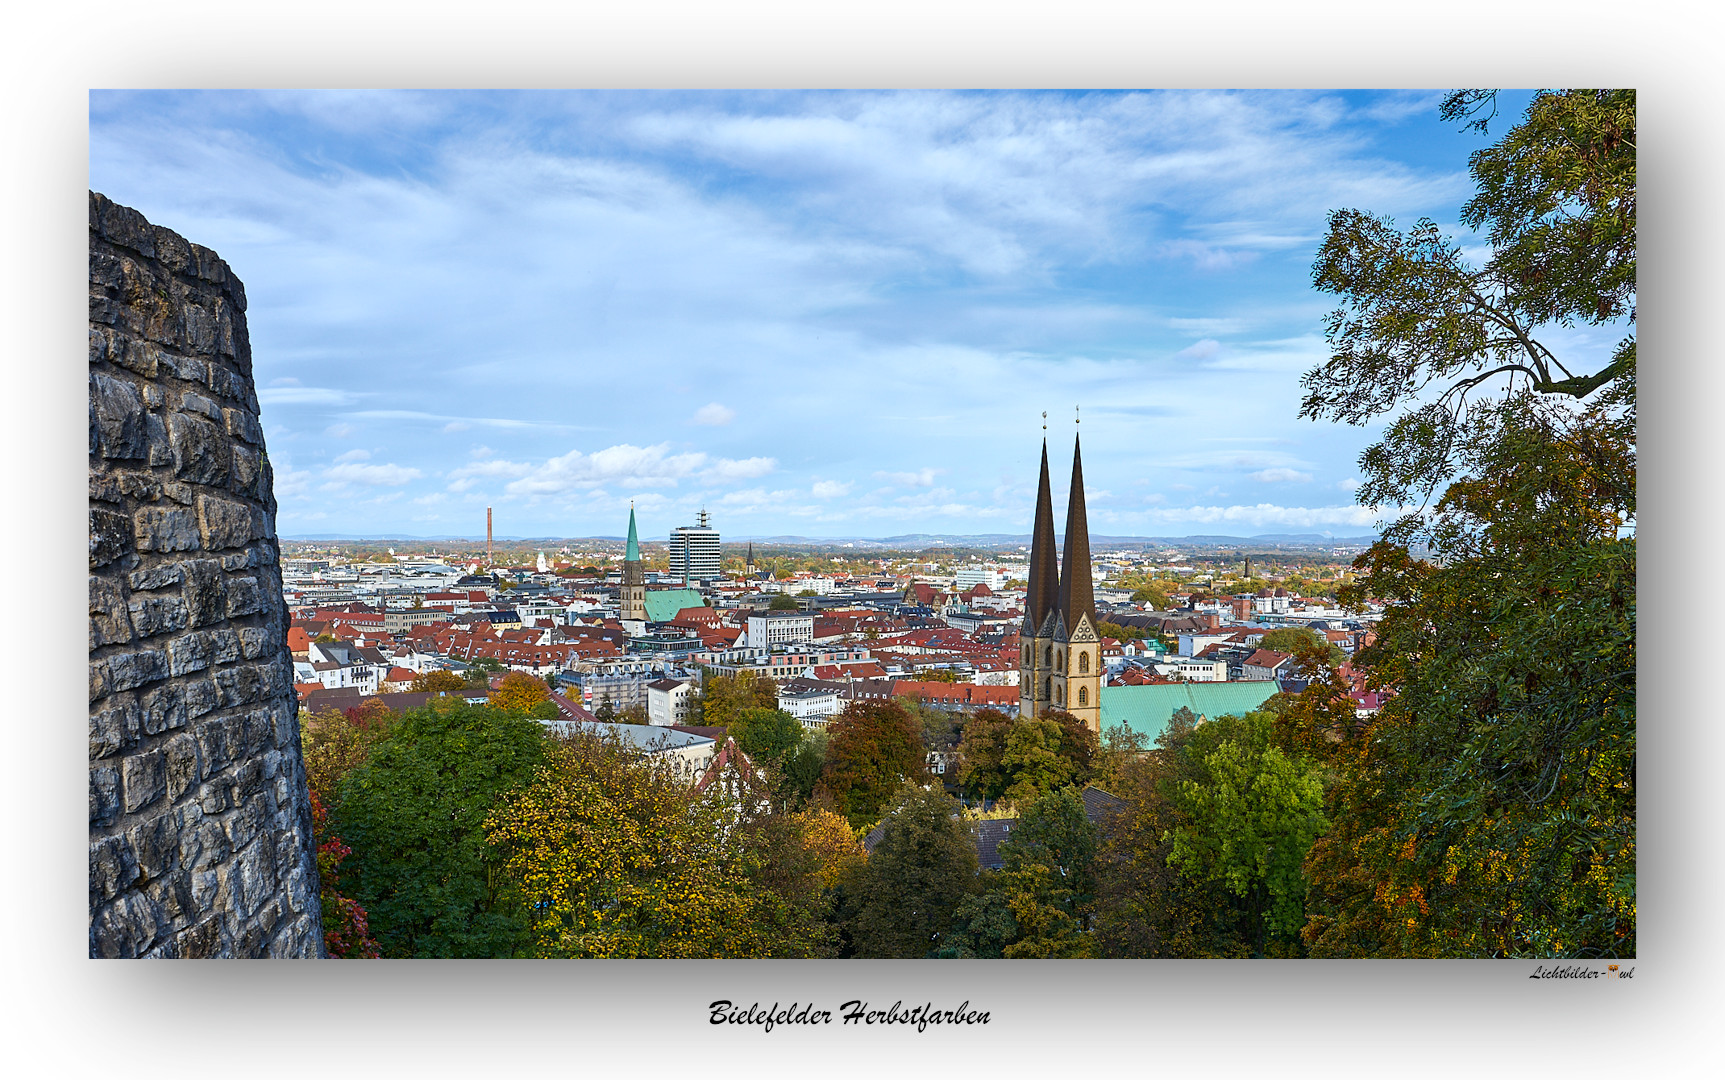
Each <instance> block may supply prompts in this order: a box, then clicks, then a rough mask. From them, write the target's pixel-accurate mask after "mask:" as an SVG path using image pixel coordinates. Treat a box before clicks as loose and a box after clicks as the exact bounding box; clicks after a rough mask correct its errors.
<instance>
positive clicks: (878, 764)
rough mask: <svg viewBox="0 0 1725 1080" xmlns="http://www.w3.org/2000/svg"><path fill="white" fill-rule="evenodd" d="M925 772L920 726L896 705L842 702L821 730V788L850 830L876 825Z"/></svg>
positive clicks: (872, 702)
mask: <svg viewBox="0 0 1725 1080" xmlns="http://www.w3.org/2000/svg"><path fill="white" fill-rule="evenodd" d="M927 772H928V757H927V752H926V751H925V750H924V748H923V744H922V731H921V730H920V725H918V724H917V722H916V720H915V719H914V718H912V717H911V715H910V714H909V713H908V712H906V711H905V710H904V707H903V706H901V705H900V704H898V702H896V701H866V700H865V701H851V702H847V703H846V704H845V708H844V711H843V712H842V713H840V714H839V715H838V716H837V717H835V718H834V719H833V720H832V722H831V723H829V724H828V725H827V753H826V762H825V767H824V769H823V771H822V774H821V787H822V789H824V790H825V792H826V793H827V794H828V795H829V796H830V797H831V799H832V801H833V806H834V808H835V809H836V810H837V811H838V812H839V813H841V814H843V815H844V816H845V818H846V819H847V820H849V821H850V823H851V825H852V826H853V827H858V828H860V827H862V826H864V825H868V824H869V823H871V822H874V821H876V820H878V819H879V818H880V815H881V812H882V811H883V810H884V809H886V807H887V805H888V804H889V803H890V802H891V801H892V799H893V798H894V797H895V796H896V795H897V794H898V792H899V790H900V789H901V788H903V786H904V785H905V784H906V783H921V782H922V781H923V780H924V779H925V778H926V776H927ZM919 955H920V954H919Z"/></svg>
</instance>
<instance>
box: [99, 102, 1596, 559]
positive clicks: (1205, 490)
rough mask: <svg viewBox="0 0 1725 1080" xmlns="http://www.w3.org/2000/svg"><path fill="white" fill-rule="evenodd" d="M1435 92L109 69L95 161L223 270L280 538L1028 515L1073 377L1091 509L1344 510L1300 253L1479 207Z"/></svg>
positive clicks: (1224, 528)
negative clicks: (1340, 229)
mask: <svg viewBox="0 0 1725 1080" xmlns="http://www.w3.org/2000/svg"><path fill="white" fill-rule="evenodd" d="M1439 97H1440V95H1439V94H1438V93H1435V92H1433V93H1426V92H1418V93H1412V92H1408V93H1399V92H1375V93H1355V92H1278V93H1219V92H1204V93H1097V94H1061V93H986V94H976V93H878V94H859V93H810V94H793V93H766V94H741V93H715V94H697V93H653V94H648V93H634V92H590V93H570V94H551V93H523V94H515V93H434V94H420V93H410V92H386V93H357V94H356V93H329V92H325V93H320V92H296V93H243V94H227V93H214V92H194V93H165V92H143V93H130V92H127V93H121V92H99V93H93V94H92V95H91V122H90V140H91V142H90V150H91V154H90V158H91V161H90V170H91V186H92V187H93V188H94V189H95V190H98V191H102V192H103V193H105V194H107V195H109V196H111V197H113V198H115V199H117V200H119V201H120V202H122V203H125V204H128V205H132V206H135V207H138V208H139V209H140V210H142V211H143V212H144V213H145V214H146V215H147V216H148V217H149V218H150V219H151V220H152V221H157V222H160V223H161V224H164V225H166V226H168V227H170V228H174V229H176V230H178V231H180V232H182V233H184V234H186V235H195V236H198V237H199V238H200V241H201V242H204V243H207V244H209V245H210V246H211V247H213V248H215V249H216V250H217V251H218V253H220V254H221V255H222V256H223V257H224V258H225V259H227V260H228V262H229V263H230V265H232V266H233V267H234V270H235V272H236V273H237V274H238V275H239V276H240V277H241V278H242V279H243V280H244V281H245V282H246V286H247V294H248V301H249V309H248V318H249V320H250V325H251V330H252V341H253V351H254V357H255V364H256V369H255V372H256V378H257V383H258V387H259V390H258V395H259V399H260V402H261V405H262V411H261V415H262V419H263V422H264V425H265V434H266V438H267V440H268V447H269V452H270V456H271V459H272V462H273V464H274V467H275V474H276V494H277V498H278V500H279V503H280V512H279V516H278V522H277V527H278V530H279V531H280V533H281V534H283V535H286V536H292V535H321V534H348V535H364V536H383V535H392V534H393V535H402V536H432V535H469V534H470V533H471V532H472V531H473V523H474V522H475V521H477V520H478V519H479V518H480V517H481V516H482V515H483V514H484V508H485V507H486V506H487V505H491V506H495V507H496V508H497V511H498V514H499V517H500V519H504V518H505V517H506V518H507V520H510V521H512V522H517V523H519V525H518V526H517V527H510V528H508V529H507V532H508V533H509V534H513V535H518V536H569V537H574V536H608V535H612V534H613V533H614V532H615V531H616V530H617V528H618V526H617V525H616V524H614V523H615V522H617V521H619V520H622V519H623V518H624V517H625V516H626V514H627V507H628V504H629V503H630V502H631V500H632V501H633V502H634V503H635V504H636V506H637V507H638V508H639V509H640V510H641V512H642V514H643V515H644V516H648V517H650V518H651V519H652V520H654V521H655V522H658V523H662V524H663V526H664V527H663V528H662V529H661V528H657V527H654V528H644V529H643V531H644V532H645V533H647V534H648V535H649V536H652V535H655V534H658V533H661V532H667V533H668V532H669V530H670V529H671V528H674V527H676V526H678V525H685V524H688V523H690V522H692V521H693V520H694V516H695V512H696V510H698V509H701V508H703V507H704V508H706V509H707V510H709V511H711V512H712V513H713V515H714V520H715V523H716V525H717V527H718V528H719V529H720V531H721V532H722V533H723V534H725V535H727V536H737V537H746V536H773V535H798V536H806V537H810V538H815V539H819V538H824V537H838V536H843V537H876V536H890V535H901V534H905V533H933V534H941V533H945V534H959V535H963V534H978V533H1008V534H1017V533H1020V532H1021V531H1023V530H1025V529H1027V528H1028V522H1029V519H1030V513H1031V506H1032V499H1033V497H1034V493H1033V491H1032V489H1031V485H1030V484H1029V483H1028V482H1026V481H1025V480H1024V477H1025V476H1026V475H1027V474H1030V473H1033V468H1032V464H1033V462H1034V460H1035V455H1036V453H1037V451H1038V447H1039V440H1040V436H1041V435H1042V431H1041V425H1042V423H1043V420H1042V417H1041V413H1043V412H1044V411H1046V412H1047V413H1048V417H1047V423H1048V434H1049V435H1050V436H1057V435H1058V436H1059V437H1060V438H1062V439H1064V438H1068V437H1070V436H1069V432H1070V429H1071V424H1072V420H1073V409H1074V407H1075V406H1079V405H1082V407H1083V416H1084V423H1083V433H1084V437H1085V441H1086V443H1087V444H1088V447H1089V449H1090V451H1091V452H1090V458H1091V461H1090V469H1091V474H1092V475H1091V480H1090V485H1089V486H1090V493H1089V494H1090V516H1091V519H1092V521H1091V527H1092V529H1093V530H1095V531H1096V532H1098V533H1103V534H1113V535H1142V536H1185V535H1193V534H1224V535H1240V536H1251V535H1255V534H1264V533H1308V532H1309V533H1329V534H1335V535H1343V536H1357V535H1361V534H1364V533H1366V532H1369V531H1370V529H1371V526H1372V524H1373V522H1374V521H1375V520H1376V519H1377V517H1378V515H1376V514H1374V513H1372V512H1371V511H1370V510H1368V509H1365V508H1361V507H1358V506H1355V505H1354V504H1353V501H1352V498H1353V497H1352V491H1353V486H1354V485H1355V483H1356V481H1357V478H1356V473H1355V468H1354V459H1355V457H1356V456H1357V454H1358V452H1359V450H1360V449H1361V448H1363V447H1364V446H1365V445H1367V444H1368V443H1370V442H1371V441H1373V440H1374V439H1375V438H1376V437H1377V435H1378V433H1379V430H1380V429H1379V428H1378V427H1377V426H1368V427H1362V428H1357V429H1353V428H1340V427H1335V426H1332V425H1328V424H1324V425H1319V424H1313V423H1310V422H1306V421H1300V420H1298V419H1296V413H1297V410H1298V403H1299V397H1300V391H1299V386H1298V379H1299V376H1300V374H1301V372H1303V371H1304V370H1306V369H1307V368H1309V367H1311V366H1313V365H1314V364H1315V363H1317V362H1319V361H1321V360H1322V359H1323V357H1324V355H1325V352H1324V347H1323V342H1322V339H1321V326H1322V317H1323V314H1324V313H1325V312H1326V311H1327V310H1328V309H1329V308H1330V307H1331V306H1333V305H1332V304H1331V303H1329V302H1328V301H1327V299H1326V298H1324V297H1322V296H1320V295H1319V294H1317V293H1315V292H1314V291H1313V290H1312V289H1311V286H1310V283H1309V272H1310V264H1311V259H1312V256H1313V253H1314V252H1315V250H1316V246H1317V244H1318V242H1319V240H1320V239H1321V236H1322V234H1323V230H1324V226H1325V216H1326V214H1327V212H1328V211H1330V210H1332V209H1339V208H1342V207H1362V208H1367V209H1371V210H1374V211H1376V212H1380V213H1388V214H1391V215H1393V216H1394V217H1395V218H1396V220H1397V221H1398V223H1401V224H1411V222H1412V221H1413V220H1414V219H1415V218H1417V217H1420V216H1430V217H1432V218H1433V219H1434V220H1436V221H1437V222H1438V223H1439V225H1440V226H1441V227H1443V228H1445V229H1446V230H1449V231H1451V232H1455V233H1458V234H1461V235H1464V236H1465V235H1466V230H1464V229H1462V228H1461V227H1460V226H1459V225H1457V224H1456V223H1455V220H1454V218H1455V212H1456V211H1455V207H1457V206H1458V205H1459V204H1460V202H1461V201H1463V199H1464V197H1465V195H1466V193H1467V190H1468V187H1469V182H1468V179H1467V176H1466V172H1465V167H1466V159H1467V155H1468V153H1469V152H1470V151H1472V150H1473V149H1476V148H1477V147H1478V146H1480V145H1483V144H1484V142H1485V141H1486V140H1485V139H1484V137H1482V136H1479V135H1477V134H1472V133H1469V134H1461V133H1458V132H1456V131H1455V130H1453V129H1451V128H1448V127H1445V126H1444V125H1442V124H1440V123H1439V122H1438V120H1437V117H1436V112H1437V102H1438V99H1439ZM1520 101H1521V96H1519V95H1515V96H1513V100H1509V99H1507V98H1506V102H1505V104H1506V106H1507V107H1506V109H1505V112H1506V114H1510V115H1513V114H1514V112H1516V111H1517V110H1519V108H1520ZM1590 334H1593V335H1594V336H1596V337H1597V339H1598V340H1597V341H1594V339H1593V337H1590V336H1589V335H1590ZM1552 336H1553V337H1558V338H1562V339H1563V340H1564V341H1565V342H1566V345H1567V347H1568V348H1569V349H1570V350H1571V351H1572V352H1575V353H1577V354H1578V355H1582V356H1586V355H1587V354H1588V353H1590V352H1598V353H1600V354H1603V353H1604V352H1605V351H1606V350H1607V349H1608V347H1609V344H1610V343H1611V342H1612V341H1613V340H1614V338H1613V335H1612V334H1611V333H1610V332H1609V330H1607V331H1605V332H1595V331H1589V330H1585V329H1576V330H1563V331H1559V332H1558V333H1557V334H1555V335H1552ZM1055 497H1056V500H1057V502H1058V501H1060V500H1063V499H1064V497H1065V493H1064V491H1063V490H1056V492H1055Z"/></svg>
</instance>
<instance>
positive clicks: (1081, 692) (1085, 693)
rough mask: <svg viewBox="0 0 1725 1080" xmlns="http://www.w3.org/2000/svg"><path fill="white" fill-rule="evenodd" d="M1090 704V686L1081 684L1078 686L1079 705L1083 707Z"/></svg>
mask: <svg viewBox="0 0 1725 1080" xmlns="http://www.w3.org/2000/svg"><path fill="white" fill-rule="evenodd" d="M1088 704H1090V688H1089V687H1087V686H1080V687H1079V688H1078V707H1079V708H1083V707H1084V706H1086V705H1088Z"/></svg>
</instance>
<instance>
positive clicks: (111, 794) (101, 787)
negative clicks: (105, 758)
mask: <svg viewBox="0 0 1725 1080" xmlns="http://www.w3.org/2000/svg"><path fill="white" fill-rule="evenodd" d="M119 816H120V770H118V769H115V768H112V767H110V766H107V765H101V766H98V767H96V768H93V769H91V770H90V824H92V825H112V824H113V823H114V821H115V820H116V819H118V818H119Z"/></svg>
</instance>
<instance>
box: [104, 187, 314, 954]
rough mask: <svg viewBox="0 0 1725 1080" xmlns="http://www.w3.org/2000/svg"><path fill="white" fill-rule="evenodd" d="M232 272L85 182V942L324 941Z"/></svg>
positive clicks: (251, 945) (201, 950)
mask: <svg viewBox="0 0 1725 1080" xmlns="http://www.w3.org/2000/svg"><path fill="white" fill-rule="evenodd" d="M245 309H246V296H245V288H244V286H243V285H241V284H240V281H239V279H238V278H236V277H235V276H234V275H233V272H232V271H230V270H229V269H228V265H227V263H225V262H223V261H222V260H221V259H220V258H218V257H217V256H216V253H215V252H213V251H210V250H209V249H208V248H203V247H199V246H198V245H196V244H191V243H188V242H187V241H186V240H185V239H184V238H182V237H180V236H179V235H177V234H175V233H173V232H170V231H169V230H167V229H163V228H159V227H157V226H154V225H151V224H150V223H149V222H148V221H145V220H144V217H143V215H142V214H139V213H138V212H137V211H136V210H132V209H128V208H127V207H124V206H118V205H116V204H114V203H113V202H111V201H109V200H108V199H107V198H105V197H104V196H102V195H98V194H96V193H95V192H91V193H90V955H91V956H105V957H121V956H156V957H203V956H301V957H312V956H321V955H322V954H323V935H322V929H321V918H320V913H319V902H318V891H317V867H316V862H315V852H314V851H313V845H312V834H311V805H310V800H309V798H308V796H307V794H306V781H305V766H304V763H303V761H302V759H301V757H300V744H299V727H298V718H297V712H298V710H297V706H296V702H295V700H294V695H293V666H292V660H291V658H290V657H289V655H288V650H287V643H286V637H287V608H286V604H285V602H284V601H283V599H282V591H281V570H280V567H279V566H278V563H277V552H278V547H277V543H276V539H275V510H276V502H275V494H274V491H273V490H272V483H271V473H270V465H269V459H268V458H267V457H266V456H265V454H264V442H263V432H262V430H261V429H260V427H259V426H258V401H257V394H256V391H255V390H254V388H253V386H252V361H251V345H250V342H249V341H248V339H247V336H246V321H245Z"/></svg>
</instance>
